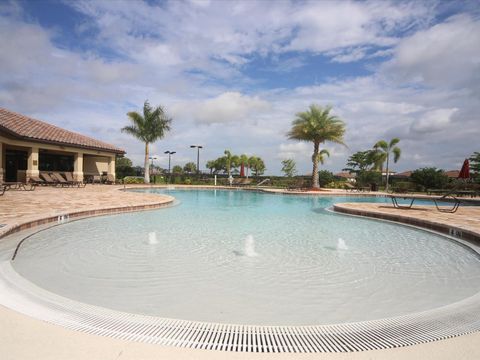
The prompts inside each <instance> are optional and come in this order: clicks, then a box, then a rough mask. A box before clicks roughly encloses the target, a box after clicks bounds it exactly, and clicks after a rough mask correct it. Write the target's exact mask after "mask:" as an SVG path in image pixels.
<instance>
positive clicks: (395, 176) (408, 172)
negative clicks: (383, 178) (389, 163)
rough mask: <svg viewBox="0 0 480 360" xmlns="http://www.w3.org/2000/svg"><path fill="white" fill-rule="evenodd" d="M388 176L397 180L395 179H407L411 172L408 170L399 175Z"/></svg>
mask: <svg viewBox="0 0 480 360" xmlns="http://www.w3.org/2000/svg"><path fill="white" fill-rule="evenodd" d="M390 176H391V177H393V178H397V179H408V178H409V177H410V176H412V171H411V170H408V171H404V172H401V173H396V174H393V175H390Z"/></svg>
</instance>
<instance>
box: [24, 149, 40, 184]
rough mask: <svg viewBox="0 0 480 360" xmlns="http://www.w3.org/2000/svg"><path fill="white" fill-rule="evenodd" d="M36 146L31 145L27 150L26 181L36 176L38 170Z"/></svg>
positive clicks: (38, 172)
mask: <svg viewBox="0 0 480 360" xmlns="http://www.w3.org/2000/svg"><path fill="white" fill-rule="evenodd" d="M38 165H39V164H38V147H36V146H33V147H31V148H30V150H29V151H28V161H27V173H26V181H27V182H28V181H29V180H30V178H31V177H32V176H36V177H38V176H39V175H40V171H39V169H38Z"/></svg>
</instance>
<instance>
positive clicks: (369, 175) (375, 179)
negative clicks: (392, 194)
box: [356, 171, 382, 186]
mask: <svg viewBox="0 0 480 360" xmlns="http://www.w3.org/2000/svg"><path fill="white" fill-rule="evenodd" d="M356 180H357V185H358V186H370V185H371V184H376V185H378V184H381V182H382V174H381V173H380V172H378V171H360V172H359V173H358V175H357V178H356Z"/></svg>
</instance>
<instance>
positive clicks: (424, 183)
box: [410, 167, 448, 190]
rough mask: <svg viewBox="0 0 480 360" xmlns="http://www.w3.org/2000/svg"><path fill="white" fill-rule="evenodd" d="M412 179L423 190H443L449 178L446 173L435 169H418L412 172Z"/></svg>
mask: <svg viewBox="0 0 480 360" xmlns="http://www.w3.org/2000/svg"><path fill="white" fill-rule="evenodd" d="M410 178H411V179H412V181H413V182H414V183H415V184H417V185H418V186H420V187H421V188H422V190H427V189H443V188H444V187H445V185H447V183H448V176H447V175H446V174H445V172H444V171H443V170H441V169H437V168H434V167H426V168H421V169H417V170H415V171H414V172H412V175H411V176H410Z"/></svg>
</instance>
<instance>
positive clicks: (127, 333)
mask: <svg viewBox="0 0 480 360" xmlns="http://www.w3.org/2000/svg"><path fill="white" fill-rule="evenodd" d="M0 303H1V304H2V305H5V306H7V307H9V308H11V309H14V310H16V311H19V312H21V313H24V314H26V315H29V316H32V317H34V318H38V319H42V320H44V321H47V322H50V323H53V324H56V325H60V326H64V327H66V328H68V329H73V330H78V331H83V332H87V333H90V334H96V335H102V336H110V337H114V338H118V339H124V340H131V341H140V342H147V343H153V344H161V345H166V346H177V347H186V348H195V349H210V350H221V351H237V352H268V353H283V352H288V353H291V352H294V353H314V352H353V351H365V350H374V349H388V348H395V347H401V346H408V345H414V344H420V343H425V342H430V341H434V340H439V339H445V338H450V337H454V336H459V335H462V334H468V333H472V332H475V331H479V330H480V293H479V294H477V295H475V296H472V297H470V298H468V299H465V300H463V301H461V302H457V303H455V304H451V305H448V306H445V307H441V308H437V309H433V310H430V311H425V312H421V313H416V314H411V315H406V316H400V317H394V318H388V319H382V320H374V321H364V322H357V323H348V324H338V325H323V326H251V325H230V324H217V323H204V322H195V321H187V320H175V319H165V318H159V317H153V316H144V315H136V314H129V313H124V312H119V311H114V310H110V309H105V308H101V307H97V306H93V305H88V304H84V303H80V302H77V301H73V300H70V299H67V298H64V297H61V296H58V295H56V294H53V293H50V292H48V291H46V290H44V289H41V288H39V287H37V286H36V285H34V284H32V283H30V282H29V281H28V280H26V279H25V278H23V277H21V276H20V275H19V274H18V273H17V272H16V271H15V270H14V269H13V268H12V266H11V264H10V262H3V263H1V264H0Z"/></svg>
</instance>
